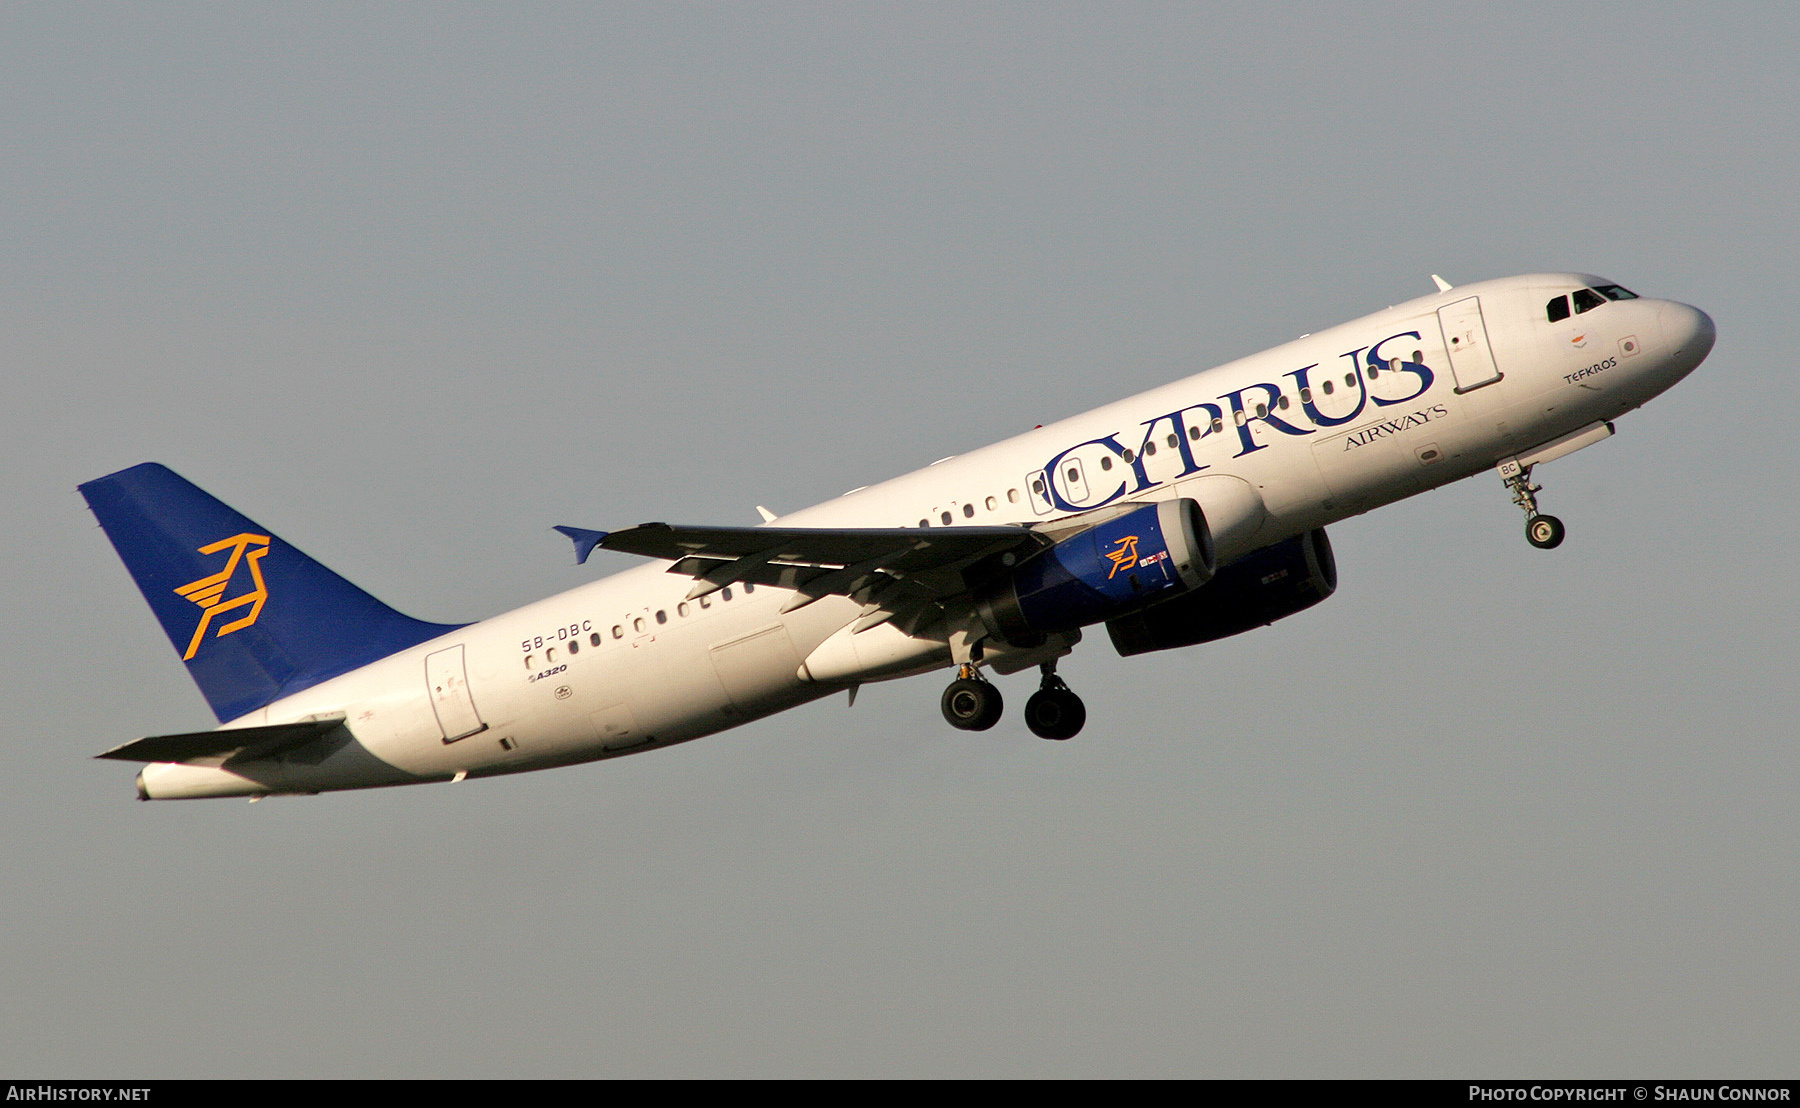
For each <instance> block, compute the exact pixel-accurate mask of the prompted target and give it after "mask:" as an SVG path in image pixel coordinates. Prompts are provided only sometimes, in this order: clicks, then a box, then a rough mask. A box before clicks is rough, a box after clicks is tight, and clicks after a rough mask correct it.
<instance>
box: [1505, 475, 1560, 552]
mask: <svg viewBox="0 0 1800 1108" xmlns="http://www.w3.org/2000/svg"><path fill="white" fill-rule="evenodd" d="M1505 472H1506V471H1505V469H1504V468H1503V469H1502V470H1501V473H1502V474H1503V475H1504V474H1505ZM1503 480H1504V481H1505V482H1506V487H1507V488H1508V489H1510V490H1511V491H1512V494H1513V497H1512V499H1513V503H1514V504H1517V505H1518V506H1519V507H1520V508H1521V509H1523V510H1524V512H1525V541H1526V542H1528V543H1530V544H1531V545H1533V546H1535V547H1537V548H1538V549H1539V550H1554V549H1555V548H1556V547H1558V546H1561V545H1562V541H1563V536H1564V535H1565V534H1566V533H1567V532H1566V531H1565V529H1564V528H1563V523H1562V520H1560V519H1557V518H1556V517H1555V516H1548V515H1544V514H1542V513H1540V512H1539V511H1538V503H1537V494H1538V493H1540V492H1543V491H1544V486H1542V485H1534V484H1532V483H1531V467H1530V466H1521V467H1519V469H1518V471H1517V472H1515V473H1513V474H1512V475H1510V476H1503Z"/></svg>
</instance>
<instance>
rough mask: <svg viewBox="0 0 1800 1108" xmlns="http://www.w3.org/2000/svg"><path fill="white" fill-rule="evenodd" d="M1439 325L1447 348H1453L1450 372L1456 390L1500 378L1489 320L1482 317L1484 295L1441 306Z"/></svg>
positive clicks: (1487, 383)
mask: <svg viewBox="0 0 1800 1108" xmlns="http://www.w3.org/2000/svg"><path fill="white" fill-rule="evenodd" d="M1437 316H1438V326H1439V327H1440V328H1441V329H1442V330H1443V332H1444V349H1446V350H1448V351H1449V352H1450V373H1451V375H1452V376H1454V377H1455V378H1456V391H1457V392H1459V393H1464V392H1468V391H1469V390H1470V389H1478V388H1480V387H1481V386H1483V385H1491V384H1493V383H1494V382H1495V381H1498V380H1499V379H1500V367H1499V366H1497V365H1495V364H1494V351H1493V347H1492V346H1490V345H1489V343H1488V335H1487V324H1486V323H1484V322H1483V321H1482V318H1481V298H1480V297H1478V296H1471V297H1469V298H1468V299H1467V300H1458V301H1457V302H1456V303H1454V304H1450V305H1446V306H1445V307H1442V308H1439V309H1438V313H1437Z"/></svg>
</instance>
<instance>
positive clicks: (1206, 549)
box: [975, 499, 1213, 646]
mask: <svg viewBox="0 0 1800 1108" xmlns="http://www.w3.org/2000/svg"><path fill="white" fill-rule="evenodd" d="M1212 573H1213V541H1212V532H1211V531H1210V530H1208V528H1207V526H1206V516H1205V515H1204V514H1203V513H1202V512H1201V511H1200V505H1199V504H1197V503H1195V502H1194V501H1192V500H1188V499H1179V500H1165V501H1162V502H1160V503H1155V504H1145V505H1142V506H1141V507H1137V508H1133V509H1132V510H1131V511H1129V512H1126V513H1125V514H1123V515H1119V516H1115V517H1113V518H1112V519H1109V520H1106V521H1105V522H1103V523H1097V524H1095V525H1094V526H1092V527H1089V528H1088V529H1087V530H1085V531H1081V532H1078V533H1077V534H1075V535H1072V536H1070V537H1069V538H1066V539H1064V540H1062V541H1061V542H1059V543H1057V544H1056V545H1055V546H1052V547H1051V548H1050V549H1048V550H1045V551H1043V552H1041V553H1039V554H1037V555H1035V556H1034V557H1033V558H1032V559H1031V560H1030V561H1028V562H1026V563H1025V564H1023V565H1021V566H1018V567H1016V568H1014V569H1013V570H1011V571H1010V572H1009V573H1008V574H1007V575H1006V576H1004V577H1001V578H999V579H998V580H995V581H993V582H990V583H989V584H987V585H985V586H983V587H981V588H979V589H978V590H977V591H976V596H975V601H976V605H977V610H978V611H979V612H980V613H981V618H982V621H983V622H984V623H986V625H987V628H988V630H989V631H990V632H991V633H993V634H995V635H998V636H999V637H1001V638H1003V639H1005V640H1007V641H1008V642H1011V643H1013V644H1015V645H1019V646H1029V645H1031V644H1032V643H1035V642H1037V641H1040V640H1041V639H1042V638H1043V636H1045V635H1047V634H1051V633H1054V632H1059V631H1069V630H1073V629H1074V628H1077V627H1085V626H1087V625H1088V624H1091V623H1099V622H1101V621H1102V620H1107V619H1112V618H1114V617H1116V616H1122V615H1125V614H1127V613H1129V612H1133V611H1136V610H1137V609H1139V608H1142V607H1145V606H1146V605H1150V604H1155V603H1157V602H1158V601H1162V600H1167V599H1169V598H1170V597H1173V596H1177V595H1179V594H1181V593H1184V592H1187V591H1189V590H1191V589H1197V588H1199V587H1200V586H1202V585H1204V584H1205V583H1206V582H1207V581H1208V580H1209V579H1210V578H1211V577H1212Z"/></svg>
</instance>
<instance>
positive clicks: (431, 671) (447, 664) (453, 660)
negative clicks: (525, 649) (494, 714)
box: [425, 643, 487, 743]
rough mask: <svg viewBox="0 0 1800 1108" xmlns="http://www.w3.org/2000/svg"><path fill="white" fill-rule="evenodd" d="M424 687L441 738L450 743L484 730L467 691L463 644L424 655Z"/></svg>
mask: <svg viewBox="0 0 1800 1108" xmlns="http://www.w3.org/2000/svg"><path fill="white" fill-rule="evenodd" d="M425 688H426V691H427V692H429V693H430V694H431V707H432V710H433V711H435V712H436V713H437V721H438V728H439V729H440V730H441V731H443V733H444V741H445V742H446V743H453V742H455V741H456V740H458V739H466V738H468V737H469V736H470V735H476V734H480V733H481V732H483V731H486V730H487V724H485V723H483V722H481V716H480V714H479V713H477V712H476V711H475V700H474V698H473V697H471V696H470V695H469V678H468V671H467V670H465V669H464V668H463V648H462V644H461V643H458V644H457V645H455V646H453V647H450V648H449V649H448V650H439V651H437V652H435V653H432V654H427V655H425Z"/></svg>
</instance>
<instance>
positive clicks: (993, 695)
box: [939, 662, 1087, 741]
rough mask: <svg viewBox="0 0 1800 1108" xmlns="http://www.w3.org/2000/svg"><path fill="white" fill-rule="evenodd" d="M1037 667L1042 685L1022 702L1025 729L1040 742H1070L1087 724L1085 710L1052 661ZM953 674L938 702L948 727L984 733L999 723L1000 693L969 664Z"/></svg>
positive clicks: (1001, 703) (1002, 707) (1001, 706)
mask: <svg viewBox="0 0 1800 1108" xmlns="http://www.w3.org/2000/svg"><path fill="white" fill-rule="evenodd" d="M1038 668H1039V669H1040V670H1042V672H1043V675H1044V678H1043V684H1042V686H1041V687H1040V688H1039V689H1038V691H1037V692H1035V693H1032V694H1031V699H1030V700H1027V701H1026V702H1025V726H1027V727H1029V728H1031V733H1032V734H1034V735H1036V736H1037V737H1039V738H1041V739H1056V740H1059V741H1060V740H1062V739H1072V738H1074V737H1075V735H1076V733H1077V732H1079V731H1080V730H1081V726H1082V724H1084V723H1086V722H1087V708H1086V706H1085V705H1083V704H1082V703H1081V698H1080V697H1079V696H1076V695H1075V694H1074V693H1072V692H1070V691H1069V686H1067V685H1065V684H1064V683H1063V679H1062V678H1060V677H1058V676H1057V675H1056V664H1055V663H1054V662H1045V663H1044V664H1043V665H1042V666H1040V667H1038ZM956 674H957V676H956V680H954V681H952V682H950V687H949V688H947V689H945V690H944V696H943V699H942V700H941V701H940V702H939V704H940V706H941V707H942V708H943V709H944V719H945V720H946V721H948V722H949V724H950V726H952V727H954V728H956V729H958V730H959V731H986V730H987V729H988V728H990V727H992V726H994V724H996V723H999V722H1000V713H1001V711H1002V710H1003V709H1004V707H1005V704H1004V701H1003V700H1002V699H1001V697H1000V690H999V689H998V688H995V687H994V685H993V683H992V682H990V681H988V680H987V679H986V678H984V677H982V676H981V673H980V672H979V671H978V670H977V669H976V668H975V667H974V666H973V665H963V666H960V667H958V669H957V671H956Z"/></svg>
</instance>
